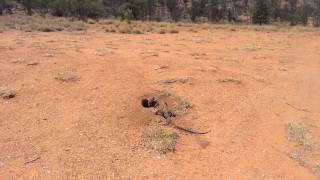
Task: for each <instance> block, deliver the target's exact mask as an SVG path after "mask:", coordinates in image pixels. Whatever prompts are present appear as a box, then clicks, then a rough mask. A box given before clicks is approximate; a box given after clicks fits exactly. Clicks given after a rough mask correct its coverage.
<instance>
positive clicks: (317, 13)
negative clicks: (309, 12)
mask: <svg viewBox="0 0 320 180" xmlns="http://www.w3.org/2000/svg"><path fill="white" fill-rule="evenodd" d="M314 8H315V9H314V12H313V18H312V19H313V26H315V27H319V26H320V0H314Z"/></svg>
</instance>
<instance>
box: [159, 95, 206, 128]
mask: <svg viewBox="0 0 320 180" xmlns="http://www.w3.org/2000/svg"><path fill="white" fill-rule="evenodd" d="M167 107H168V106H167V104H166V103H162V102H159V101H158V102H157V104H156V106H155V108H157V109H158V110H157V111H156V113H155V114H156V115H159V116H162V117H163V118H164V119H166V121H167V123H168V124H169V125H171V126H172V127H173V128H175V129H178V130H181V131H184V132H187V133H191V134H207V133H209V132H211V131H207V132H198V131H193V130H191V129H187V128H184V127H181V126H178V125H176V124H175V123H174V121H173V120H172V117H175V114H174V113H173V112H171V111H170V110H168V108H167Z"/></svg>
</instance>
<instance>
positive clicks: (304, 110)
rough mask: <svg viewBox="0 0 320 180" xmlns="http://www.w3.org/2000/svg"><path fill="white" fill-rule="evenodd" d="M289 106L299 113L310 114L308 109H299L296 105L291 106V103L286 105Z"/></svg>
mask: <svg viewBox="0 0 320 180" xmlns="http://www.w3.org/2000/svg"><path fill="white" fill-rule="evenodd" d="M286 104H287V105H288V106H290V107H292V108H293V109H295V110H297V111H303V112H309V111H308V109H301V108H297V107H295V106H294V105H292V104H290V103H286Z"/></svg>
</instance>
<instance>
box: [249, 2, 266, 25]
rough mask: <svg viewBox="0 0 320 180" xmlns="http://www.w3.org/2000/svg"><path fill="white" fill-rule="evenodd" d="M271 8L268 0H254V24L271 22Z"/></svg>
mask: <svg viewBox="0 0 320 180" xmlns="http://www.w3.org/2000/svg"><path fill="white" fill-rule="evenodd" d="M269 18H270V9H269V3H268V1H267V0H254V5H253V12H252V22H253V23H254V24H260V25H262V24H266V23H268V22H269Z"/></svg>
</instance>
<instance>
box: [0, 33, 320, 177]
mask: <svg viewBox="0 0 320 180" xmlns="http://www.w3.org/2000/svg"><path fill="white" fill-rule="evenodd" d="M196 53H199V54H196ZM202 53H204V54H202ZM30 62H38V63H39V64H38V65H35V66H28V65H26V64H28V63H30ZM161 65H168V66H169V68H166V69H160V70H156V69H155V68H157V67H158V66H161ZM65 71H69V72H73V73H75V74H76V75H78V76H79V77H80V79H79V80H78V81H76V82H69V83H64V82H60V81H58V80H56V79H54V77H55V76H56V75H57V74H58V73H61V72H65ZM185 77H188V78H189V79H190V80H189V82H188V83H185V84H183V83H179V82H177V83H174V84H171V85H163V84H161V83H159V81H161V80H166V79H172V78H185ZM230 78H233V79H235V80H238V81H240V83H234V82H224V83H223V82H221V80H225V79H230ZM0 86H5V87H10V88H12V89H15V90H17V96H16V98H14V99H11V100H2V99H1V100H0V179H308V180H310V179H317V176H315V175H314V174H313V173H312V168H310V167H311V166H312V165H314V164H315V163H317V162H319V161H320V151H319V149H317V148H316V149H315V150H314V151H313V152H310V153H309V155H308V162H309V167H304V166H302V165H300V164H299V163H298V162H297V161H295V160H294V159H292V158H290V157H289V155H288V154H289V153H290V152H292V151H294V150H295V149H296V148H297V147H296V144H295V143H294V142H290V141H288V139H287V131H286V124H287V123H288V122H292V121H297V122H303V123H305V124H307V125H308V127H309V128H310V129H311V131H312V134H313V137H314V139H315V140H317V139H318V138H317V137H319V136H320V131H319V129H320V122H319V117H320V93H319V89H320V35H319V34H316V33H307V32H306V33H293V32H269V33H267V32H257V31H253V30H241V29H237V30H236V31H230V30H228V29H221V30H218V29H217V30H211V31H206V30H203V31H200V32H198V33H192V32H180V33H179V34H164V35H162V34H147V35H121V34H111V33H104V32H102V31H99V30H94V29H91V30H89V31H88V32H83V33H79V32H78V33H71V32H55V33H41V32H33V33H24V32H18V31H9V32H4V33H0ZM158 90H161V91H170V92H173V93H175V94H177V95H179V96H183V97H185V98H186V99H188V100H189V101H190V102H192V104H193V105H194V107H193V109H192V110H191V111H190V113H189V114H188V115H187V116H185V118H183V119H181V120H179V124H180V125H183V126H186V127H193V129H197V130H203V131H204V130H208V129H210V130H211V131H212V132H211V133H209V134H206V135H189V134H185V133H183V132H178V133H179V143H178V145H177V150H176V152H174V153H169V154H167V155H159V154H157V153H156V152H154V151H152V150H150V149H148V147H146V146H145V144H144V142H143V140H142V137H143V135H144V134H145V130H146V129H147V128H148V124H149V121H150V119H151V118H152V116H153V114H152V112H151V111H149V110H146V109H143V108H142V107H141V105H140V100H141V97H142V96H143V95H145V94H148V93H153V92H155V91H158Z"/></svg>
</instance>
